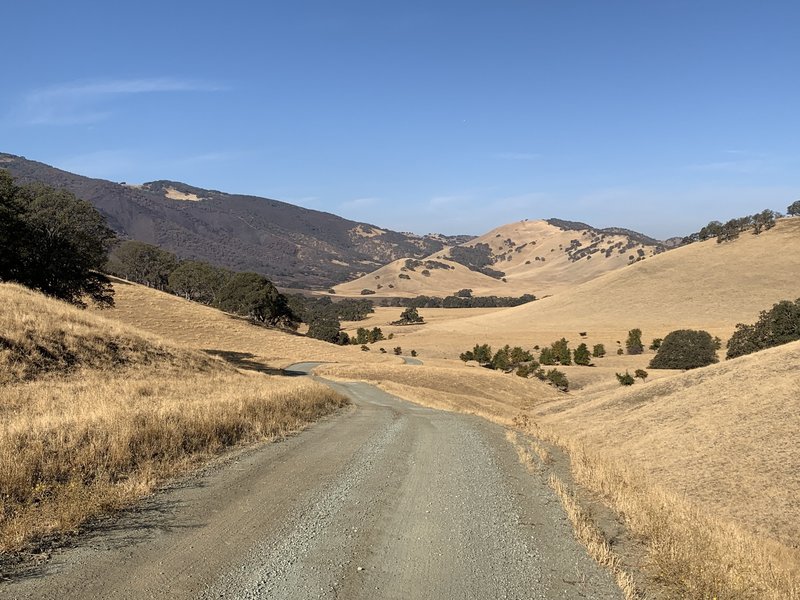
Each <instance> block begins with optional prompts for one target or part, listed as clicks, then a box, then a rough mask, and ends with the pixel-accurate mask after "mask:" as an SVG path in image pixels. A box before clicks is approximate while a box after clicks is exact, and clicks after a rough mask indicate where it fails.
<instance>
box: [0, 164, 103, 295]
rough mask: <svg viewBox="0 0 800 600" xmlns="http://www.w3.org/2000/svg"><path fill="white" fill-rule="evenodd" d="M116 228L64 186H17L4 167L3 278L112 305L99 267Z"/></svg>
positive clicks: (0, 207) (0, 197) (0, 217)
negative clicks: (62, 188)
mask: <svg viewBox="0 0 800 600" xmlns="http://www.w3.org/2000/svg"><path fill="white" fill-rule="evenodd" d="M114 240H115V236H114V232H113V231H111V229H109V227H108V226H107V225H106V222H105V220H104V219H103V217H102V216H101V215H100V213H98V212H97V210H95V209H94V207H92V205H91V204H89V203H88V202H85V201H83V200H79V199H78V198H76V197H75V196H74V195H73V194H71V193H70V192H68V191H66V190H56V189H53V188H50V187H47V186H43V185H27V186H23V187H18V186H17V185H15V184H14V180H13V178H12V177H11V176H10V175H9V174H8V173H7V172H6V171H2V170H0V280H2V281H16V282H17V283H21V284H22V285H26V286H28V287H31V288H34V289H37V290H39V291H41V292H43V293H45V294H48V295H50V296H54V297H56V298H59V299H61V300H66V301H67V302H70V303H72V304H75V305H77V306H85V302H84V298H86V297H88V298H90V299H91V300H92V301H93V302H95V303H97V304H99V305H101V306H108V305H112V304H113V303H114V299H113V289H112V288H111V284H110V282H109V280H108V278H107V277H106V276H105V275H103V274H102V273H100V269H102V268H103V266H104V265H105V263H106V260H107V259H108V252H109V249H110V248H111V245H112V244H113V242H114Z"/></svg>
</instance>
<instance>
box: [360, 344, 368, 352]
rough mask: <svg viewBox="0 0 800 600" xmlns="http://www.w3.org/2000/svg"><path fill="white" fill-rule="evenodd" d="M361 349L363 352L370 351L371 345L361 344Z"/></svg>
mask: <svg viewBox="0 0 800 600" xmlns="http://www.w3.org/2000/svg"><path fill="white" fill-rule="evenodd" d="M361 351H362V352H369V346H367V345H366V344H361Z"/></svg>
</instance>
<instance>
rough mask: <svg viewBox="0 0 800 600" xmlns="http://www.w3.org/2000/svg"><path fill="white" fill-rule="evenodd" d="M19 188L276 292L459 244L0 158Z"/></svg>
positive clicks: (266, 202) (262, 201) (274, 204)
mask: <svg viewBox="0 0 800 600" xmlns="http://www.w3.org/2000/svg"><path fill="white" fill-rule="evenodd" d="M0 168H3V169H7V170H8V171H10V172H11V174H12V175H13V176H14V177H16V178H17V179H18V180H19V181H20V182H21V183H30V182H40V183H44V184H47V185H50V186H54V187H59V188H66V189H68V190H70V191H71V192H73V193H74V194H75V195H77V196H78V197H80V198H83V199H84V200H87V201H89V202H91V203H92V204H93V205H94V206H95V207H97V209H98V210H99V211H100V212H101V213H102V214H103V215H104V216H105V217H106V219H107V220H108V222H109V225H110V226H111V227H112V228H113V229H114V230H115V231H116V232H117V233H118V234H120V236H122V237H125V238H130V239H135V240H140V241H143V242H147V243H150V244H156V245H158V246H161V247H162V248H165V249H167V250H170V251H173V252H175V253H176V254H177V255H178V256H179V257H181V258H193V259H200V260H206V261H208V262H211V263H213V264H216V265H220V266H224V267H228V268H231V269H236V270H249V271H256V272H258V273H263V274H264V275H267V276H268V277H270V278H271V279H273V280H274V281H275V282H276V283H278V284H279V285H283V286H287V287H298V288H303V287H305V288H327V287H330V286H331V285H333V284H335V283H338V282H341V281H345V280H347V279H352V278H353V277H357V276H358V275H360V274H362V273H365V272H368V271H371V270H374V269H375V268H377V267H379V266H381V265H383V264H386V263H387V262H390V261H392V260H395V259H397V258H401V257H423V256H427V255H429V254H431V253H433V252H437V251H439V250H441V249H442V248H443V247H444V246H445V244H448V243H453V241H454V240H455V241H463V238H461V237H458V236H456V237H454V238H450V237H447V236H439V235H429V236H417V235H413V234H409V233H398V232H395V231H389V230H386V229H380V228H378V227H375V226H373V225H369V224H367V223H358V222H356V221H350V220H348V219H343V218H341V217H338V216H336V215H333V214H330V213H325V212H320V211H316V210H309V209H306V208H301V207H299V206H294V205H292V204H287V203H286V202H279V201H277V200H270V199H267V198H260V197H257V196H246V195H238V194H226V193H223V192H219V191H214V190H205V189H201V188H196V187H192V186H189V185H186V184H183V183H178V182H173V181H154V182H151V183H146V184H143V185H125V184H120V183H114V182H111V181H106V180H103V179H91V178H89V177H82V176H80V175H75V174H73V173H69V172H67V171H62V170H60V169H56V168H54V167H51V166H48V165H45V164H43V163H39V162H35V161H31V160H27V159H25V158H22V157H19V156H14V155H11V154H2V153H0Z"/></svg>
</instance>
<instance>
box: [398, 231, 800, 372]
mask: <svg viewBox="0 0 800 600" xmlns="http://www.w3.org/2000/svg"><path fill="white" fill-rule="evenodd" d="M797 273H800V219H782V220H780V221H778V224H777V226H776V227H775V228H774V229H772V230H770V231H767V232H764V233H762V234H761V235H758V236H754V235H752V234H750V233H745V234H743V235H742V236H741V237H740V238H739V239H738V240H736V241H734V242H732V243H725V244H717V243H716V242H715V241H713V240H711V241H708V242H701V243H697V244H691V245H689V246H685V247H682V248H678V249H676V250H671V251H669V252H666V253H664V254H659V255H658V256H654V257H651V258H648V259H647V260H644V261H642V262H639V263H636V264H634V265H631V266H627V267H625V268H622V269H617V270H614V271H612V272H610V273H606V274H604V275H601V276H599V277H596V278H595V279H592V280H590V281H587V282H586V283H583V284H581V285H576V286H574V287H571V288H569V289H564V290H562V291H560V292H558V293H557V294H555V295H554V296H552V297H550V298H544V299H542V300H537V301H536V302H533V303H530V304H525V305H522V306H518V307H515V308H509V309H505V310H502V311H498V312H495V313H492V314H489V315H484V316H475V317H470V318H466V319H461V318H459V319H458V321H457V322H455V323H453V324H452V325H451V324H448V323H432V324H431V325H430V326H426V327H424V328H421V329H420V330H419V331H417V332H414V333H409V334H406V335H402V337H398V340H397V343H398V344H399V345H402V346H403V347H404V348H405V347H409V348H416V349H417V350H418V351H420V352H421V353H422V354H423V355H425V356H429V357H432V356H437V357H448V358H457V357H458V354H459V353H460V352H463V351H464V349H465V348H467V347H471V346H472V345H473V344H475V343H484V342H488V343H490V344H491V345H493V346H502V345H503V344H506V343H508V344H511V345H520V346H523V347H525V348H530V347H532V346H533V345H535V344H539V345H545V344H550V342H552V341H553V340H556V339H559V338H561V337H562V336H564V337H566V338H567V339H568V340H570V342H571V343H572V345H573V347H574V346H575V345H577V344H578V343H579V342H581V341H585V342H586V343H587V344H589V345H590V347H591V345H592V344H597V343H603V344H605V346H606V349H607V350H608V351H609V352H614V351H615V350H616V347H617V345H616V342H617V340H619V341H621V342H623V343H624V342H625V337H626V335H627V332H628V330H629V329H632V328H634V327H638V328H640V329H641V330H642V332H643V339H644V341H645V342H646V343H647V344H649V342H650V340H652V339H653V338H656V337H662V338H663V337H664V336H665V335H666V334H667V333H669V332H670V331H672V330H675V329H682V328H689V329H705V330H708V331H709V332H710V333H711V334H712V335H718V336H719V337H721V338H722V339H723V340H725V339H727V338H728V337H729V336H730V334H731V333H732V331H733V329H734V327H735V325H736V323H740V322H742V323H752V322H754V321H755V320H756V319H757V318H758V313H759V311H761V310H764V309H767V308H770V307H771V306H772V304H774V303H775V302H778V301H779V300H785V299H794V298H797V296H798V295H800V291H799V290H798V285H797ZM531 291H532V292H533V293H538V291H537V289H535V288H534V289H533V290H531ZM454 317H455V315H454ZM579 332H587V333H588V335H587V337H586V338H585V339H582V338H580V337H579V335H578V334H579ZM613 358H614V357H613V356H610V357H608V358H606V359H605V360H606V361H608V360H611V359H613ZM644 364H646V363H642V364H640V365H638V366H639V367H641V366H644Z"/></svg>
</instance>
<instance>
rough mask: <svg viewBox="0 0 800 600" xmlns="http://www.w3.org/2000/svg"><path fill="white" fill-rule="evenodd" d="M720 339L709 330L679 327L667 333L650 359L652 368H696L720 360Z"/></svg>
mask: <svg viewBox="0 0 800 600" xmlns="http://www.w3.org/2000/svg"><path fill="white" fill-rule="evenodd" d="M718 348H719V341H718V340H715V339H714V338H712V337H711V334H710V333H708V332H707V331H696V330H693V329H679V330H677V331H672V332H670V333H668V334H667V336H666V337H665V338H664V340H663V341H662V342H661V346H659V348H658V352H656V355H655V356H654V357H653V360H651V361H650V368H651V369H696V368H698V367H705V366H708V365H711V364H714V363H716V362H718V359H717V349H718Z"/></svg>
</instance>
